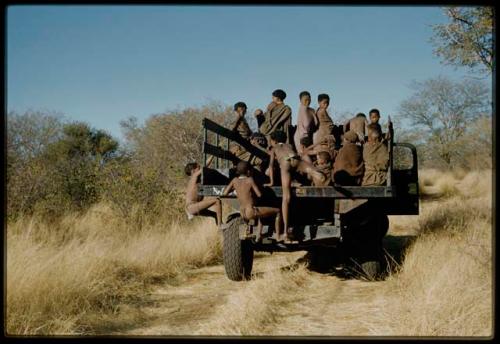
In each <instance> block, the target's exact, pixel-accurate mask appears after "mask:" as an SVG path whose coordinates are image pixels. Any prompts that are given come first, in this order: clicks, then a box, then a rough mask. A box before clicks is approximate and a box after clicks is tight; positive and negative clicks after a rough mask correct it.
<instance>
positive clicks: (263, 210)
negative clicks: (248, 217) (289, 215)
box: [254, 207, 280, 241]
mask: <svg viewBox="0 0 500 344" xmlns="http://www.w3.org/2000/svg"><path fill="white" fill-rule="evenodd" d="M254 209H255V217H256V218H257V219H258V221H259V223H258V229H259V238H260V239H259V241H262V229H263V225H262V220H261V219H263V218H266V217H271V216H273V215H277V214H279V212H280V209H279V208H273V207H254Z"/></svg>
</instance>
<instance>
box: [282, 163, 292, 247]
mask: <svg viewBox="0 0 500 344" xmlns="http://www.w3.org/2000/svg"><path fill="white" fill-rule="evenodd" d="M280 170H281V188H282V190H283V197H282V203H281V208H282V212H283V234H284V239H285V240H286V238H287V231H288V210H289V206H290V199H291V184H292V177H291V175H290V172H291V171H290V165H289V164H281V165H280ZM279 239H280V241H281V236H280V237H279Z"/></svg>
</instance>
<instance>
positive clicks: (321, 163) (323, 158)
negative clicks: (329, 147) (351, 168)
mask: <svg viewBox="0 0 500 344" xmlns="http://www.w3.org/2000/svg"><path fill="white" fill-rule="evenodd" d="M313 165H314V167H316V169H317V170H318V171H320V172H321V173H323V175H324V176H325V180H324V181H323V182H322V183H320V184H315V183H313V185H314V186H328V185H330V184H331V182H332V168H333V166H332V156H331V155H330V153H329V152H327V151H324V150H323V151H319V152H318V153H317V154H316V161H315V162H314V164H313Z"/></svg>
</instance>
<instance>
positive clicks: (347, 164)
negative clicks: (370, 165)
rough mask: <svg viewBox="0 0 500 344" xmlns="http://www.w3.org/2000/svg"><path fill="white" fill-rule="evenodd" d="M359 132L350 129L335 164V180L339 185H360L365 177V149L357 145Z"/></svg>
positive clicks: (345, 135)
mask: <svg viewBox="0 0 500 344" xmlns="http://www.w3.org/2000/svg"><path fill="white" fill-rule="evenodd" d="M356 142H358V134H356V133H355V132H354V131H352V130H349V131H348V132H346V133H345V134H344V143H343V145H342V148H340V150H339V152H338V154H337V157H336V158H335V163H334V164H333V181H334V182H335V184H338V185H346V186H347V185H351V186H354V185H360V184H361V180H362V179H363V173H364V165H363V151H362V147H361V146H359V145H357V144H356Z"/></svg>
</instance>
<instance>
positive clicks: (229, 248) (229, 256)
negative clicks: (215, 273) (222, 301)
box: [222, 217, 253, 281]
mask: <svg viewBox="0 0 500 344" xmlns="http://www.w3.org/2000/svg"><path fill="white" fill-rule="evenodd" d="M243 223H244V222H243V219H242V218H241V217H236V218H233V219H231V220H230V222H229V226H228V227H227V228H226V229H225V230H224V231H223V233H222V258H223V261H224V269H225V270H226V276H227V277H228V278H229V279H230V280H231V281H241V280H246V279H249V278H250V276H251V273H252V266H253V247H252V245H251V242H250V241H248V240H240V237H239V226H240V225H241V224H243Z"/></svg>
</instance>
